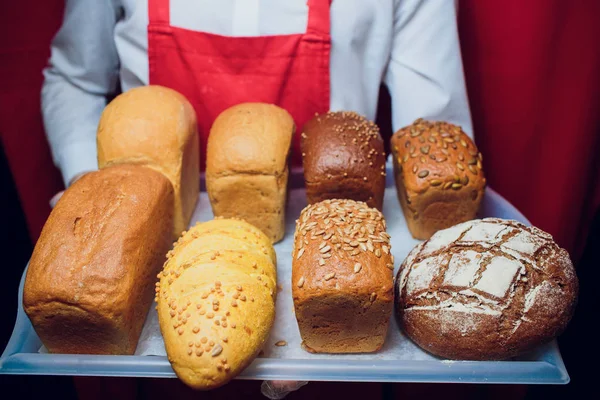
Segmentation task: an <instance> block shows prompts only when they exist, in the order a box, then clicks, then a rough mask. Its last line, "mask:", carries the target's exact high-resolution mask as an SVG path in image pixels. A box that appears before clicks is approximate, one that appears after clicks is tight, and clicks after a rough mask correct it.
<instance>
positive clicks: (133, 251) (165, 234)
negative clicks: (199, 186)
mask: <svg viewBox="0 0 600 400" xmlns="http://www.w3.org/2000/svg"><path fill="white" fill-rule="evenodd" d="M172 214H173V188H172V186H171V184H170V183H169V180H168V179H167V178H165V177H164V176H163V175H162V174H160V173H159V172H156V171H153V170H151V169H149V168H145V167H140V166H127V165H119V166H114V167H109V168H105V169H102V170H100V171H97V172H93V173H89V174H87V175H85V176H84V177H82V178H81V179H80V180H78V181H77V182H75V183H74V184H73V185H72V186H71V187H70V188H69V189H67V190H66V191H65V193H64V195H63V197H62V198H61V199H60V201H59V202H58V204H57V205H56V207H55V208H54V209H53V210H52V213H51V214H50V217H49V218H48V221H47V222H46V224H45V225H44V228H43V230H42V233H41V236H40V238H39V240H38V241H37V243H36V246H35V249H34V251H33V255H32V257H31V261H30V263H29V268H28V270H27V276H26V279H25V287H24V290H23V306H24V309H25V312H26V313H27V315H28V316H29V318H30V320H31V322H32V324H33V327H34V329H35V331H36V333H37V334H38V336H39V337H40V339H41V341H42V343H43V344H44V345H45V346H46V347H47V348H48V350H49V351H50V352H51V353H75V354H133V353H134V352H135V349H136V346H137V342H138V338H139V335H140V333H141V330H142V326H143V324H144V321H145V319H146V315H147V313H148V309H149V307H150V305H151V303H152V298H153V295H154V284H155V282H156V275H157V273H158V272H159V271H160V269H161V266H162V263H163V262H164V260H165V255H166V252H167V251H168V250H169V247H170V245H171V234H172V223H173V215H172Z"/></svg>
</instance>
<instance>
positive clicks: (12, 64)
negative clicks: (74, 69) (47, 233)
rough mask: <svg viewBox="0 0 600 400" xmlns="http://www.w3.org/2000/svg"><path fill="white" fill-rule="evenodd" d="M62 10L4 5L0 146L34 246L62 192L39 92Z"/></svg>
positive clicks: (22, 0) (53, 4)
mask: <svg viewBox="0 0 600 400" xmlns="http://www.w3.org/2000/svg"><path fill="white" fill-rule="evenodd" d="M63 7H64V0H46V1H35V0H19V1H0V141H1V144H2V147H3V149H4V152H5V154H6V158H7V160H8V163H9V165H10V169H11V172H12V174H13V178H14V181H15V185H16V186H17V191H18V193H19V197H20V200H21V206H22V207H23V211H24V213H25V218H26V220H27V225H28V228H29V233H30V236H31V238H32V240H33V241H34V242H35V240H37V238H38V236H39V234H40V232H41V229H42V226H43V225H44V222H45V221H46V218H47V217H48V214H49V213H50V206H49V204H48V201H49V199H50V198H51V197H52V195H53V194H55V193H56V192H57V191H59V190H61V188H62V179H61V177H60V173H59V172H58V170H57V169H56V168H55V167H54V165H53V163H52V157H51V155H50V150H49V148H48V144H47V142H46V137H45V136H44V129H43V125H42V116H41V112H40V90H41V87H42V81H43V77H42V69H43V68H44V66H45V65H46V63H47V60H48V57H49V56H50V47H49V46H50V41H51V39H52V37H53V35H54V33H55V32H56V30H57V29H58V28H59V26H60V23H61V21H62V12H63ZM4 212H12V210H4Z"/></svg>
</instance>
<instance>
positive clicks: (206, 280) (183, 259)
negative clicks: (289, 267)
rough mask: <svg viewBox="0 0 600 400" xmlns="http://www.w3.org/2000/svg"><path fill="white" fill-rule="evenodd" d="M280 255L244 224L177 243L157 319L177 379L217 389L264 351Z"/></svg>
mask: <svg viewBox="0 0 600 400" xmlns="http://www.w3.org/2000/svg"><path fill="white" fill-rule="evenodd" d="M276 262H277V261H276V256H275V251H274V250H273V246H271V241H270V240H269V238H267V236H265V234H264V233H262V232H261V231H260V230H259V229H257V228H255V227H254V226H252V225H250V224H248V223H247V222H244V221H241V220H234V219H215V220H213V221H210V222H205V223H201V224H198V225H196V226H194V227H192V228H191V229H190V230H189V231H187V232H186V233H185V234H184V235H183V236H182V237H181V238H180V239H179V240H178V241H177V243H176V244H175V247H174V249H173V250H172V251H170V252H169V254H168V260H167V262H166V264H165V266H164V269H163V271H162V273H161V274H159V277H160V282H159V283H158V284H157V288H156V301H157V303H158V318H159V323H160V329H161V332H162V335H163V338H164V341H165V348H166V350H167V355H168V358H169V361H170V362H171V365H172V366H173V369H174V370H175V373H176V374H177V376H178V377H179V378H180V379H181V380H182V381H183V382H184V383H185V384H187V385H189V386H191V387H193V388H196V389H202V390H207V389H212V388H216V387H218V386H221V385H223V384H225V383H227V382H228V381H229V380H230V379H232V378H233V377H235V376H236V375H237V374H239V373H240V372H241V371H242V370H243V369H244V368H245V367H246V366H247V365H248V364H250V363H251V362H252V360H253V359H254V358H255V357H256V355H257V354H258V352H259V351H260V350H261V348H262V346H263V344H264V342H265V341H266V339H267V337H268V335H269V331H270V329H271V326H272V325H273V321H274V317H275V295H276V289H275V287H276V283H277V275H276Z"/></svg>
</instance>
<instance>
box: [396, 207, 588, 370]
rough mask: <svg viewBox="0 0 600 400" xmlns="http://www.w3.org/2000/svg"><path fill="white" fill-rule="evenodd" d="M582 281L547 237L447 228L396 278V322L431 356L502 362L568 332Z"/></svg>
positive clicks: (533, 231)
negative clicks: (579, 282) (568, 325)
mask: <svg viewBox="0 0 600 400" xmlns="http://www.w3.org/2000/svg"><path fill="white" fill-rule="evenodd" d="M577 291H578V282H577V277H576V275H575V272H574V269H573V264H572V263H571V260H570V258H569V255H568V254H567V252H566V251H565V250H564V249H561V248H560V247H558V246H557V245H556V243H554V241H553V240H552V237H551V236H550V235H548V234H547V233H545V232H543V231H541V230H539V229H537V228H534V227H527V226H525V225H523V224H521V223H519V222H516V221H509V220H501V219H496V218H486V219H483V220H474V221H469V222H465V223H462V224H460V225H457V226H454V227H452V228H449V229H445V230H441V231H439V232H437V233H436V234H435V235H433V236H432V237H431V239H429V240H428V241H425V242H423V243H421V244H420V245H418V246H417V247H415V249H414V250H413V251H411V253H410V254H409V255H408V257H407V258H406V260H405V261H404V263H403V264H402V266H401V268H400V271H399V273H398V276H397V277H396V301H397V307H396V311H397V317H398V321H399V325H400V326H401V327H402V329H403V330H404V332H405V333H406V334H407V335H408V336H409V337H410V338H411V339H412V340H413V341H414V342H416V343H417V344H418V345H419V346H421V347H422V348H423V349H424V350H426V351H428V352H431V353H433V354H435V355H438V356H441V357H446V358H453V359H461V360H501V359H506V358H509V357H512V356H515V355H518V354H520V353H523V352H525V351H528V350H531V349H532V348H533V347H535V346H537V345H539V344H541V343H544V342H547V341H550V340H551V339H553V338H554V337H555V336H556V335H558V334H559V333H560V332H561V331H563V329H565V327H566V326H567V324H568V322H569V320H570V319H571V316H572V315H573V310H574V308H575V303H576V299H577Z"/></svg>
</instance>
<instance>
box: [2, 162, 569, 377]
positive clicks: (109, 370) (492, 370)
mask: <svg viewBox="0 0 600 400" xmlns="http://www.w3.org/2000/svg"><path fill="white" fill-rule="evenodd" d="M389 172H391V171H389ZM294 175H295V176H293V177H292V187H294V186H297V185H299V182H301V179H298V175H296V174H294ZM391 175H392V174H391V173H388V182H387V186H388V188H387V193H386V202H387V203H386V204H388V207H390V206H392V207H398V208H399V205H398V202H397V199H394V198H393V197H395V194H394V193H392V192H393V191H394V189H393V181H392V179H391ZM296 193H297V192H296ZM390 203H391V204H390ZM206 204H207V203H206V202H205V203H204V204H203V207H206ZM384 213H385V209H384ZM480 216H482V217H486V216H495V217H500V218H510V219H516V220H519V221H521V222H524V223H528V221H527V219H526V218H525V217H524V216H523V215H522V214H521V213H519V211H518V210H516V209H515V208H514V207H513V206H512V205H511V204H510V203H508V202H507V201H506V200H505V199H504V198H502V197H501V196H500V195H499V194H497V193H496V192H494V191H493V190H492V189H489V188H488V189H487V191H486V195H485V197H484V200H483V204H482V208H481V212H480ZM292 217H293V218H296V217H297V216H292ZM386 217H387V216H386ZM388 225H389V224H388ZM286 235H292V232H287V233H286ZM391 240H392V247H394V246H395V244H394V237H393V236H392V239H391ZM397 258H398V257H397ZM400 261H401V260H400ZM282 264H284V263H283V260H282ZM280 267H281V266H280ZM286 267H288V268H289V266H286ZM24 280H25V273H23V277H22V279H21V285H20V287H19V294H18V296H19V308H18V314H17V320H16V323H15V327H14V330H13V333H12V336H11V338H10V340H9V342H8V345H7V347H6V349H5V350H4V353H3V354H2V357H0V374H23V375H71V376H76V375H82V376H121V377H157V378H174V377H175V373H174V372H173V370H172V368H171V366H170V364H169V362H168V360H167V358H166V357H164V356H101V355H64V354H63V355H61V354H47V353H46V354H45V353H40V352H39V350H40V348H41V346H42V345H41V342H40V340H39V338H38V336H37V335H36V333H35V331H34V330H33V327H32V325H31V322H30V321H29V319H28V318H27V316H26V314H25V313H24V311H23V308H22V302H21V299H22V298H23V297H22V296H23V283H24ZM278 301H279V297H278ZM278 315H279V314H278ZM391 328H394V326H392V327H391ZM403 340H408V339H403ZM238 379H272V380H306V381H362V382H440V383H442V382H453V383H496V384H498V383H506V384H566V383H568V382H569V375H568V373H567V371H566V368H565V365H564V363H563V360H562V357H561V355H560V351H559V349H558V346H557V344H556V341H554V342H552V343H550V344H547V345H543V346H540V347H539V348H538V349H536V350H535V351H534V352H532V353H530V354H526V355H524V356H521V357H519V358H518V359H516V360H510V361H449V360H442V359H435V358H432V357H429V358H426V359H421V360H419V359H408V360H405V359H378V358H376V357H375V356H374V357H373V358H369V357H366V358H365V356H364V355H362V356H360V357H359V356H355V357H353V356H352V355H346V356H344V357H341V358H339V357H331V358H328V357H327V356H326V355H320V358H310V357H309V358H304V357H295V358H285V357H275V356H273V355H271V356H269V357H259V358H257V359H255V360H254V362H253V363H252V364H251V365H250V366H249V367H248V368H246V370H244V371H243V373H242V374H240V375H239V376H238Z"/></svg>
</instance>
